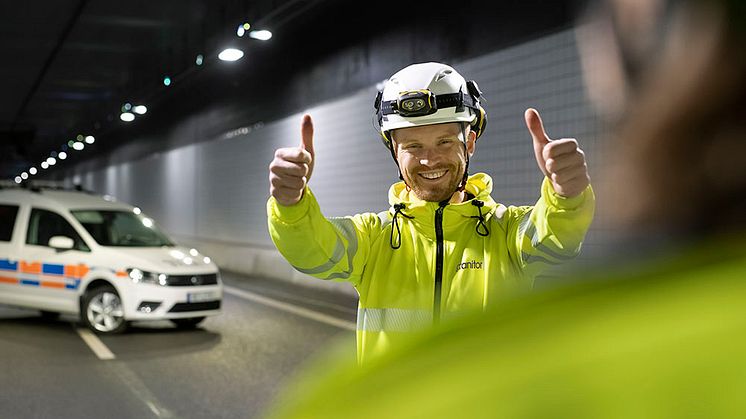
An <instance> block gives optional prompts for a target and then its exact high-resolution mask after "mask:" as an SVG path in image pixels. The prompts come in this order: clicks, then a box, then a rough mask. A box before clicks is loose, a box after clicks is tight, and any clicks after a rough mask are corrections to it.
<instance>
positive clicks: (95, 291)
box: [80, 284, 127, 335]
mask: <svg viewBox="0 0 746 419" xmlns="http://www.w3.org/2000/svg"><path fill="white" fill-rule="evenodd" d="M80 320H81V321H82V322H83V324H84V325H85V326H86V327H88V328H89V329H91V330H92V331H93V332H95V333H98V334H102V335H113V334H117V333H122V332H124V330H125V329H127V321H126V320H125V318H124V307H123V305H122V300H121V299H120V298H119V293H117V290H116V289H114V287H112V286H111V285H108V284H107V285H100V286H97V287H95V288H91V289H89V290H87V291H86V292H85V294H84V295H83V304H82V306H81V311H80Z"/></svg>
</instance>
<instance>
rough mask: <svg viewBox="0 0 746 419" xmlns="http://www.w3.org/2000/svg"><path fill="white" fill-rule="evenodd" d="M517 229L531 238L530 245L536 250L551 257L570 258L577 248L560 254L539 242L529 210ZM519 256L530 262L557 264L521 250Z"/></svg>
mask: <svg viewBox="0 0 746 419" xmlns="http://www.w3.org/2000/svg"><path fill="white" fill-rule="evenodd" d="M518 231H519V232H520V233H521V234H523V236H524V237H525V236H528V237H529V238H530V239H531V247H533V248H534V249H536V250H538V251H539V252H542V253H544V254H545V255H547V256H550V257H552V258H555V259H558V260H570V259H573V258H575V257H576V256H577V255H578V253H579V250H576V251H573V252H572V253H571V254H562V253H558V252H557V250H555V249H552V248H550V247H549V246H547V245H545V244H544V243H541V242H540V241H539V234H538V232H537V231H536V225H535V224H534V223H533V222H531V211H528V212H527V213H526V214H525V215H524V218H523V220H522V221H521V224H520V226H519V229H518ZM521 258H522V259H523V262H525V263H530V262H544V263H549V264H551V265H557V264H559V263H558V262H552V261H550V260H548V259H546V258H543V257H541V256H538V255H531V254H529V253H526V252H524V251H521Z"/></svg>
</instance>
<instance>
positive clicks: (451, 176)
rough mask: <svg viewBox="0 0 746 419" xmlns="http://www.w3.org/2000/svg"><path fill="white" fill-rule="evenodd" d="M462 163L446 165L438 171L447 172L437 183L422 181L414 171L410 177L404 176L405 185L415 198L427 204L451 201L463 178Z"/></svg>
mask: <svg viewBox="0 0 746 419" xmlns="http://www.w3.org/2000/svg"><path fill="white" fill-rule="evenodd" d="M464 166H465V165H464V163H463V162H459V163H458V164H453V165H447V166H443V167H439V168H438V169H444V170H448V172H447V173H446V174H445V175H443V177H442V178H440V179H438V181H436V182H433V181H429V180H427V179H423V178H422V177H421V176H420V175H419V174H418V173H419V171H415V172H414V174H413V175H412V176H409V175H407V176H405V181H406V183H407V185H409V187H410V188H411V189H412V192H414V194H415V196H417V198H419V199H421V200H423V201H428V202H442V201H446V200H449V199H451V196H453V194H454V192H456V191H457V190H458V187H459V185H460V184H461V180H462V179H463V176H464ZM432 170H433V169H422V170H421V171H432Z"/></svg>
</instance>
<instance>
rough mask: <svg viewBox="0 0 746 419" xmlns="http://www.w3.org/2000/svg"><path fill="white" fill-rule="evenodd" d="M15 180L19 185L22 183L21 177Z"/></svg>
mask: <svg viewBox="0 0 746 419" xmlns="http://www.w3.org/2000/svg"><path fill="white" fill-rule="evenodd" d="M15 180H16V183H21V182H23V179H21V177H20V176H16V179H15Z"/></svg>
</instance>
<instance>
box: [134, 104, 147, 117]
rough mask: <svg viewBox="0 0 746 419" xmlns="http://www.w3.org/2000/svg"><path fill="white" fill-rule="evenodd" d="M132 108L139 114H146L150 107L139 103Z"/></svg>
mask: <svg viewBox="0 0 746 419" xmlns="http://www.w3.org/2000/svg"><path fill="white" fill-rule="evenodd" d="M132 110H133V111H134V112H135V113H136V114H138V115H145V113H146V112H147V111H148V107H147V106H145V105H137V106H135V107H134V108H132Z"/></svg>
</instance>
